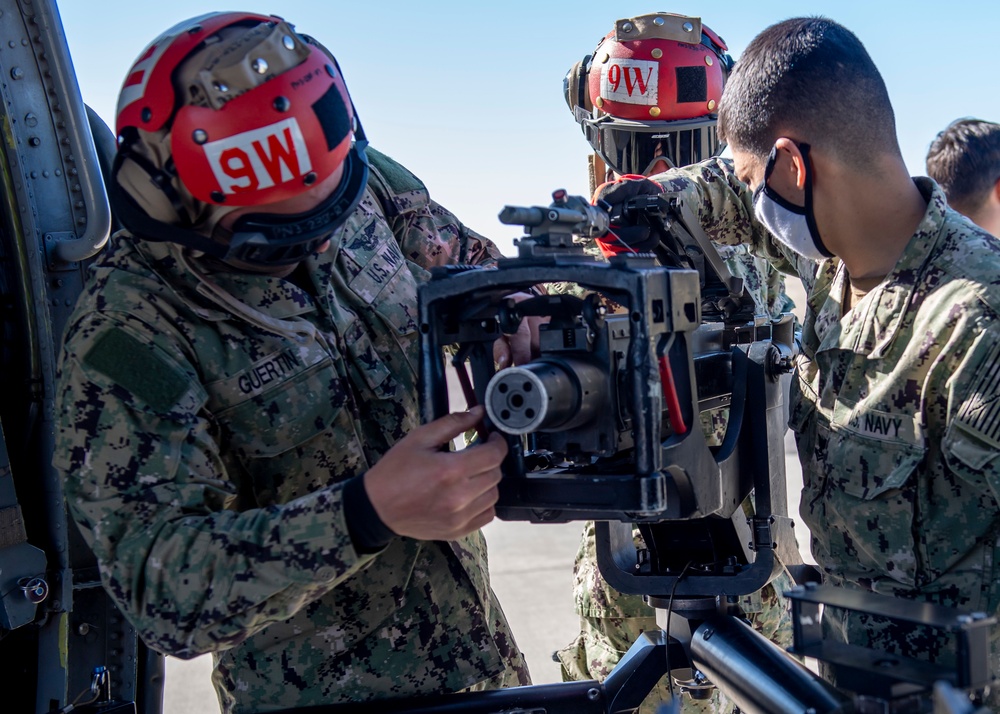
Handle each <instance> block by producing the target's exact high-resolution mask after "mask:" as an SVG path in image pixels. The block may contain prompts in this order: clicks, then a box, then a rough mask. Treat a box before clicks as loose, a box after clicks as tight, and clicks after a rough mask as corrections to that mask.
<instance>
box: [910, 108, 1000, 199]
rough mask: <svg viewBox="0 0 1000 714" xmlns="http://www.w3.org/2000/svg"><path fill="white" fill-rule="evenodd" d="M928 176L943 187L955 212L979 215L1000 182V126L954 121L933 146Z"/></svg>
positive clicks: (967, 119) (980, 121)
mask: <svg viewBox="0 0 1000 714" xmlns="http://www.w3.org/2000/svg"><path fill="white" fill-rule="evenodd" d="M927 175H928V176H930V177H931V178H932V179H934V180H935V181H937V182H938V183H939V184H941V188H943V189H944V193H945V195H946V196H947V197H948V203H950V204H951V205H952V207H953V208H955V209H956V210H958V211H961V212H962V213H965V214H969V213H974V212H976V211H977V210H978V209H979V208H981V207H982V205H983V203H985V201H986V198H987V196H989V193H990V191H992V190H993V187H994V186H996V184H997V181H998V180H1000V124H995V123H994V122H991V121H983V120H981V119H971V118H965V119H957V120H955V121H953V122H952V123H951V124H949V125H948V126H947V127H945V129H944V130H943V131H942V132H941V133H939V134H938V135H937V138H935V139H934V141H933V142H932V143H931V148H930V150H929V151H928V152H927Z"/></svg>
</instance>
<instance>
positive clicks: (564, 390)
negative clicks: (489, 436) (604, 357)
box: [484, 357, 606, 434]
mask: <svg viewBox="0 0 1000 714" xmlns="http://www.w3.org/2000/svg"><path fill="white" fill-rule="evenodd" d="M605 381H606V380H605V378H604V375H603V374H602V372H601V370H600V369H598V368H597V367H595V366H594V365H592V364H590V363H588V362H584V361H582V360H577V359H566V358H544V357H543V358H542V359H539V360H535V361H533V362H529V363H528V364H525V365H522V366H520V367H508V368H507V369H505V370H503V371H501V372H498V373H497V374H495V375H494V376H493V379H491V380H490V383H489V384H488V385H487V386H486V398H485V400H484V401H485V402H486V413H487V414H488V415H489V417H490V421H492V422H493V424H494V425H495V426H496V428H497V429H499V430H500V431H503V432H505V433H507V434H528V433H530V432H534V431H555V430H560V431H563V430H566V429H572V428H574V427H576V426H580V425H582V424H586V423H587V422H588V421H590V420H591V419H592V418H593V417H594V416H595V415H596V414H597V413H598V412H599V411H600V409H602V408H603V406H604V403H605V401H606V399H605V394H604V389H603V384H604V382H605Z"/></svg>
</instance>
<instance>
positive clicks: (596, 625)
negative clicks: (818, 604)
mask: <svg viewBox="0 0 1000 714" xmlns="http://www.w3.org/2000/svg"><path fill="white" fill-rule="evenodd" d="M791 586H792V581H791V579H790V578H789V577H788V576H787V575H786V574H784V573H782V574H781V575H779V576H778V577H777V578H776V579H775V580H774V582H773V583H771V584H770V585H767V586H765V587H764V588H763V589H762V590H761V591H760V593H756V594H754V595H752V596H748V597H746V598H743V599H742V600H741V603H740V604H741V606H742V607H743V609H744V612H745V613H746V615H747V618H748V619H749V620H750V622H751V624H752V625H753V628H754V629H755V630H757V632H759V633H760V634H762V635H764V636H765V637H767V638H768V639H769V640H771V641H772V642H774V643H775V644H777V645H779V646H780V647H782V648H784V647H788V646H790V645H791V644H792V621H791V614H790V610H789V608H788V606H787V603H786V602H785V598H784V597H783V596H782V595H781V593H782V592H784V591H785V590H788V589H789V588H791ZM658 629H659V628H658V627H657V624H656V617H655V615H654V611H653V609H652V608H649V615H648V616H644V617H585V616H581V618H580V634H579V635H578V636H577V638H576V639H575V640H574V641H573V642H571V643H570V644H569V646H567V647H565V648H563V649H561V650H559V651H558V652H556V659H557V660H558V661H559V663H560V665H561V669H562V678H563V681H567V682H568V681H579V680H587V679H596V680H598V681H604V678H605V677H607V676H608V674H610V673H611V670H613V669H614V668H615V665H617V664H618V662H619V661H620V660H621V658H622V657H623V656H624V655H625V653H626V652H627V651H628V649H629V647H631V646H632V643H633V642H635V641H636V639H638V637H639V635H640V634H642V633H643V632H646V631H656V630H658ZM668 677H669V675H664V676H663V678H662V679H661V680H660V681H659V682H658V683H657V685H656V686H655V687H654V688H653V690H652V691H651V692H650V693H649V695H648V696H647V697H646V698H645V700H643V703H642V706H640V707H639V710H638V711H639V714H655V712H656V711H657V709H658V708H659V706H660V705H661V704H662V703H664V702H669V701H670V699H671V697H670V691H671V690H670V682H669V679H668ZM673 691H674V692H678V687H677V686H676V685H675V686H674V689H673ZM733 709H734V705H733V704H732V702H730V701H729V700H728V699H727V698H726V696H725V695H724V694H722V693H721V692H720V691H719V690H718V689H713V690H712V696H711V698H709V699H704V700H696V699H692V698H691V696H690V694H688V693H685V694H683V695H682V700H681V712H684V714H729V713H730V712H732V711H733Z"/></svg>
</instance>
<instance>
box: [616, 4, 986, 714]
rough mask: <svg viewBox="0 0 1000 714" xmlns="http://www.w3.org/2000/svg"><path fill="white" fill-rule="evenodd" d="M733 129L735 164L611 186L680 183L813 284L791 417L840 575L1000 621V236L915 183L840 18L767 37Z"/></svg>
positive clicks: (840, 624) (844, 619)
mask: <svg viewBox="0 0 1000 714" xmlns="http://www.w3.org/2000/svg"><path fill="white" fill-rule="evenodd" d="M857 107H864V110H863V111H860V112H858V111H857V110H856V108H857ZM719 121H720V130H721V131H722V133H723V135H724V137H725V139H726V140H727V141H728V142H729V145H730V146H731V147H732V149H733V156H734V161H733V162H729V161H724V160H719V159H712V160H708V161H706V162H704V163H702V164H701V165H698V166H693V167H688V168H682V169H675V170H671V171H670V172H668V173H666V174H663V175H661V176H657V177H655V182H653V181H648V180H645V179H642V180H638V179H637V180H628V179H627V180H624V181H622V182H620V183H618V184H615V185H610V186H608V187H606V188H605V189H604V191H603V192H602V194H601V196H600V197H601V198H603V199H604V200H607V201H609V202H611V203H612V204H617V203H620V202H621V201H624V200H627V199H628V198H629V197H631V196H635V195H638V194H641V193H656V192H659V191H663V190H665V191H668V192H671V193H674V194H677V195H679V196H680V197H682V199H683V200H685V201H688V202H689V205H691V206H692V207H693V208H694V209H695V210H696V211H697V212H698V214H699V215H700V218H701V220H702V224H703V226H704V228H705V229H706V231H708V233H709V235H710V236H711V237H712V238H713V239H714V240H716V241H719V242H724V243H731V244H746V245H749V246H751V247H752V249H753V250H754V252H755V253H758V254H760V255H762V256H766V257H768V258H769V259H770V260H771V261H772V262H774V263H775V264H776V265H780V266H782V267H783V268H784V269H786V270H790V271H794V272H795V273H796V274H797V275H799V277H801V278H802V279H803V281H804V283H805V285H806V288H807V292H808V304H807V312H806V317H805V323H804V326H803V330H802V354H801V355H800V358H799V361H798V364H797V379H796V381H795V382H794V384H793V390H792V401H791V416H790V426H791V428H792V429H793V430H794V431H795V434H796V437H797V442H798V450H799V457H800V459H801V461H802V468H803V476H804V482H805V486H804V491H803V494H802V501H801V507H800V512H801V515H802V518H803V520H804V521H805V522H806V524H807V525H808V526H809V530H810V533H811V545H812V553H813V555H814V557H815V558H816V560H817V561H818V563H819V566H820V567H821V568H822V571H823V573H824V575H825V579H826V582H828V583H832V584H834V585H838V586H843V587H848V588H858V589H862V590H867V591H872V592H876V593H884V594H887V595H892V596H896V597H900V598H908V599H915V600H920V601H923V602H929V603H935V604H941V605H947V606H951V607H959V608H963V609H965V610H968V611H978V612H984V613H987V614H989V615H997V614H1000V578H998V575H997V574H998V569H1000V508H998V500H1000V458H998V456H1000V320H998V319H997V318H998V310H1000V243H998V242H997V240H996V239H995V238H993V237H992V236H990V235H989V234H987V233H986V232H985V231H983V230H981V229H980V228H978V227H976V226H974V225H973V224H971V223H970V222H968V221H967V220H965V219H964V218H963V217H962V216H960V215H959V214H958V213H956V212H955V211H953V210H952V209H950V208H949V207H948V206H947V204H946V201H945V196H944V194H943V192H942V191H941V189H940V187H938V186H937V185H936V184H935V183H934V182H933V181H931V180H930V179H926V178H916V179H911V178H910V177H909V175H908V172H907V171H906V166H905V164H904V162H903V159H902V156H901V154H900V151H899V147H898V143H897V140H896V135H895V122H894V119H893V113H892V107H891V105H890V103H889V98H888V93H887V91H886V88H885V85H884V83H883V81H882V78H881V76H880V74H879V72H878V70H877V69H876V67H875V66H874V64H873V63H872V61H871V58H870V57H869V56H868V54H867V52H866V50H865V49H864V47H863V46H862V45H861V43H860V41H858V39H857V37H855V36H854V35H853V34H852V33H850V32H849V31H848V30H846V29H845V28H843V27H841V26H839V25H837V24H836V23H833V22H832V21H829V20H826V19H822V18H798V19H792V20H787V21H785V22H782V23H779V24H777V25H775V26H773V27H771V28H768V29H767V30H765V31H764V32H763V33H761V35H759V36H758V37H757V38H756V39H755V40H754V41H753V42H751V44H750V46H749V47H748V48H747V50H746V52H745V54H744V55H743V58H742V59H741V61H740V64H739V65H738V67H737V69H736V70H735V72H734V74H733V76H732V78H731V79H730V81H729V83H728V84H727V87H726V93H725V96H724V98H723V103H722V108H721V112H720V119H719ZM751 189H753V190H751ZM633 238H634V239H637V240H641V239H642V236H638V235H636V236H633ZM834 612H835V613H837V616H836V617H835V616H834V614H833V613H831V612H830V610H829V609H828V610H827V615H826V616H825V618H824V620H825V621H826V624H827V626H829V627H831V629H832V632H831V634H832V635H833V636H834V637H836V638H838V639H840V640H842V641H848V642H851V643H854V644H859V645H862V646H874V647H876V648H878V649H881V650H884V651H888V652H893V653H900V654H904V655H908V656H915V657H920V658H922V659H928V660H931V661H934V662H939V663H941V664H953V661H952V659H951V657H950V653H949V652H946V651H945V650H944V648H943V645H942V642H941V641H939V639H937V638H935V637H932V636H931V635H929V634H928V633H927V632H925V631H921V630H907V631H905V632H903V631H897V630H894V629H892V628H889V627H887V626H886V625H884V624H881V623H876V621H874V620H872V619H871V618H870V617H867V616H863V615H850V614H848V613H843V612H842V611H834ZM997 644H998V642H997V637H996V634H994V639H993V647H992V653H991V655H990V657H991V663H990V664H991V668H992V671H993V673H994V676H996V675H1000V657H998V646H997ZM993 704H994V706H995V705H996V702H995V701H994V702H993Z"/></svg>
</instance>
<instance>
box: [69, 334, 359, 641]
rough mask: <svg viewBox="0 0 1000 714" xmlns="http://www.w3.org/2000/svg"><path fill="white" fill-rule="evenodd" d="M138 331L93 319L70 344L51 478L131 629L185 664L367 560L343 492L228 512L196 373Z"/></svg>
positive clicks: (225, 478) (215, 437)
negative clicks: (59, 479)
mask: <svg viewBox="0 0 1000 714" xmlns="http://www.w3.org/2000/svg"><path fill="white" fill-rule="evenodd" d="M139 325H141V323H140V322H139V321H137V320H135V319H129V318H127V317H123V318H121V319H116V318H113V317H108V316H100V317H95V316H91V317H89V318H88V317H85V318H84V319H83V320H82V321H81V322H80V323H78V324H77V325H76V326H75V327H74V328H73V329H71V330H70V332H69V333H68V335H67V343H66V350H65V352H64V355H63V361H62V364H61V374H60V380H59V388H58V393H57V400H58V401H57V415H58V416H59V430H58V433H57V446H56V449H55V458H54V464H55V466H56V467H57V468H58V469H59V470H60V471H61V472H62V473H63V475H64V483H65V493H66V500H67V503H68V505H69V509H70V511H71V513H72V515H73V516H74V518H75V519H76V521H77V523H78V524H79V526H80V530H81V532H82V534H83V536H84V538H85V540H86V541H87V543H88V544H89V545H90V546H91V548H92V549H93V551H94V553H95V554H96V556H97V559H98V562H99V564H100V570H101V576H102V579H103V581H104V584H105V587H106V588H107V589H108V591H109V592H110V593H111V594H112V595H113V597H114V598H115V600H116V602H117V603H118V604H119V606H120V607H121V608H122V610H123V611H124V612H125V613H126V615H127V616H128V618H129V620H130V622H132V624H133V625H134V626H135V627H136V629H137V630H138V631H139V632H140V634H141V636H142V637H143V639H144V640H145V641H146V642H147V643H148V644H150V645H151V646H152V647H154V648H155V649H158V650H162V651H164V652H168V653H170V654H172V655H175V656H179V657H192V656H195V655H198V654H201V653H205V652H210V651H216V650H221V649H226V648H228V647H232V646H233V645H235V644H237V643H239V642H241V641H243V640H245V639H246V638H247V637H249V636H251V635H253V634H254V633H256V632H258V631H259V630H261V629H262V628H264V627H265V626H267V625H268V624H270V623H272V622H275V621H280V620H285V619H288V618H289V617H291V616H292V615H293V614H294V613H296V612H297V611H298V610H299V609H300V608H302V607H303V606H304V605H306V604H307V603H309V602H311V601H313V600H315V599H316V598H317V597H319V596H321V595H323V594H324V593H326V592H327V591H329V590H331V589H332V588H334V587H335V586H336V585H337V584H338V583H340V582H342V581H343V580H344V579H346V578H348V577H350V576H351V575H352V574H353V573H355V572H357V571H358V570H359V569H361V568H363V567H364V566H365V565H366V563H367V562H368V561H370V560H371V556H359V555H358V554H357V553H356V552H355V551H354V548H353V546H352V544H351V539H350V536H349V534H348V531H347V526H346V523H345V520H344V513H343V508H342V500H341V498H342V490H343V488H342V484H336V485H332V486H327V487H324V488H320V489H317V490H315V491H313V492H311V493H308V494H307V495H303V496H301V497H300V498H297V499H294V500H291V501H289V502H287V503H283V504H281V505H274V506H269V507H263V508H252V509H248V510H244V511H242V512H236V511H234V510H229V509H228V508H227V507H228V506H232V505H233V504H234V503H235V502H236V501H237V499H238V497H239V494H238V493H237V490H238V489H237V487H236V486H235V485H234V480H232V479H231V478H230V475H229V474H228V473H227V464H226V463H225V462H224V458H223V456H222V455H221V453H220V439H221V437H220V434H219V430H218V428H217V426H216V425H214V424H213V420H212V419H211V417H210V416H208V414H207V412H206V411H205V410H204V409H203V407H204V405H205V402H206V399H207V395H206V393H205V391H204V389H203V388H202V387H201V385H200V384H199V381H198V379H197V373H196V371H195V369H194V367H193V366H192V365H191V364H189V363H186V362H185V361H184V360H183V357H182V355H180V354H179V353H178V351H177V350H171V349H170V348H169V346H168V345H169V343H168V342H166V341H161V342H160V344H157V340H156V339H155V338H153V337H151V336H150V335H149V334H143V332H142V331H141V330H140V329H139V328H138V326H139ZM112 364H114V365H116V366H115V367H114V368H112V367H111V365H112Z"/></svg>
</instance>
